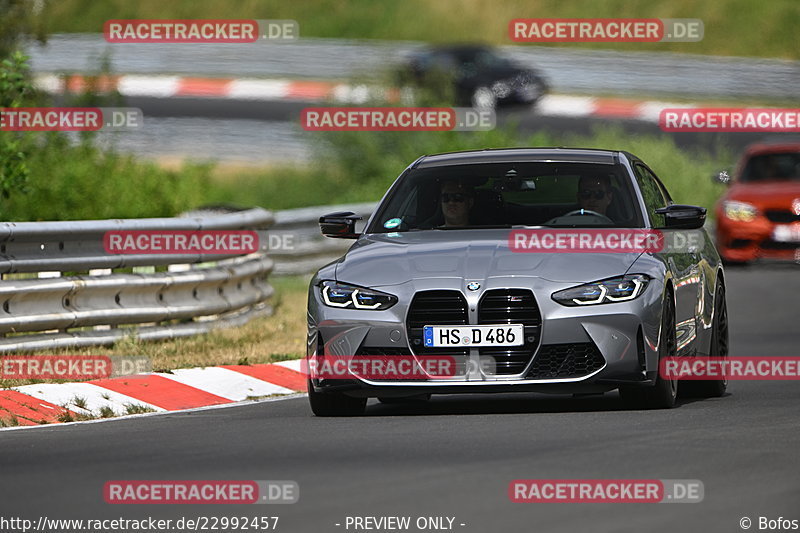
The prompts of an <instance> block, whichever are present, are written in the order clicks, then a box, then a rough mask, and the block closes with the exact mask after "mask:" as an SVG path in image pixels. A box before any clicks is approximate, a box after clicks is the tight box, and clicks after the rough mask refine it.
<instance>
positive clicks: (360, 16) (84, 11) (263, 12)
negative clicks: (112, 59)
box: [45, 0, 800, 59]
mask: <svg viewBox="0 0 800 533" xmlns="http://www.w3.org/2000/svg"><path fill="white" fill-rule="evenodd" d="M46 13H47V16H46V21H45V22H46V27H47V28H48V30H49V31H51V32H95V33H99V32H101V31H102V27H103V23H104V22H105V21H106V20H108V19H126V18H145V19H148V18H154V19H157V18H221V19H230V18H240V19H244V18H255V19H294V20H297V21H298V23H299V24H300V35H301V36H302V37H327V38H350V39H382V40H415V41H427V42H453V41H484V42H489V43H493V44H511V43H512V42H511V40H510V38H509V36H508V31H507V28H508V23H509V21H510V20H512V19H515V18H595V17H624V18H699V19H701V20H702V21H703V23H704V27H705V34H704V39H703V40H702V41H700V42H697V43H569V44H565V45H561V46H569V47H581V48H605V49H615V50H644V51H670V52H684V53H692V54H713V55H725V56H753V57H779V58H786V59H798V58H800V37H799V35H800V34H798V32H797V27H798V26H800V6H799V5H798V3H797V2H796V1H795V0H770V1H769V2H764V1H763V0H717V1H715V2H697V1H696V0H572V1H570V2H564V1H562V0H504V1H503V2H497V1H493V0H438V1H436V2H431V1H430V0H404V1H402V2H387V1H384V2H375V1H373V0H297V1H294V2H281V1H279V0H238V1H234V2H224V3H223V2H218V1H216V0H173V1H171V2H163V1H162V0H139V1H138V2H128V1H126V0H105V1H104V2H96V1H94V0H59V1H58V2H51V3H50V4H49V8H48V10H47V12H46ZM234 14H235V16H234ZM117 46H119V45H117ZM123 46H124V45H123ZM243 46H246V45H243ZM275 49H276V50H279V48H278V45H276V46H275Z"/></svg>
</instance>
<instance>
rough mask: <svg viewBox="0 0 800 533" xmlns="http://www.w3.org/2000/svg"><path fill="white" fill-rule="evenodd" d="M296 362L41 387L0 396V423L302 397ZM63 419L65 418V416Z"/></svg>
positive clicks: (29, 423)
mask: <svg viewBox="0 0 800 533" xmlns="http://www.w3.org/2000/svg"><path fill="white" fill-rule="evenodd" d="M300 365H301V360H300V359H297V360H294V361H283V362H280V363H273V364H262V365H223V366H218V367H207V368H187V369H179V370H174V371H172V372H171V373H151V374H138V375H134V376H125V377H119V378H112V379H100V380H95V381H87V382H80V383H42V384H36V385H23V386H20V387H14V388H12V389H6V390H0V419H2V420H4V422H5V423H6V424H7V425H8V423H9V421H11V420H13V419H16V422H17V423H18V424H19V425H20V426H33V425H38V424H42V423H46V424H49V423H55V422H59V421H63V420H65V419H68V418H69V417H72V418H74V417H75V415H86V416H93V417H99V416H101V414H102V411H106V412H107V410H108V409H110V410H111V411H113V412H114V414H115V415H117V416H122V415H127V414H130V413H135V412H141V408H146V409H147V410H149V411H155V412H164V411H182V410H186V409H194V408H198V407H207V406H215V405H224V404H232V403H236V402H241V401H244V400H248V399H253V398H261V397H264V396H274V395H283V394H295V393H297V392H299V391H304V390H305V388H306V378H305V376H304V375H303V374H302V373H301V372H300ZM67 415H69V416H67Z"/></svg>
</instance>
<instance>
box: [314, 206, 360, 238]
mask: <svg viewBox="0 0 800 533" xmlns="http://www.w3.org/2000/svg"><path fill="white" fill-rule="evenodd" d="M362 218H363V217H362V216H361V215H356V214H355V213H353V212H351V211H343V212H341V213H331V214H329V215H325V216H321V217H319V229H320V231H321V232H322V234H323V235H325V236H326V237H332V238H335V239H357V238H358V237H359V235H361V234H360V233H356V221H358V220H361V219H362Z"/></svg>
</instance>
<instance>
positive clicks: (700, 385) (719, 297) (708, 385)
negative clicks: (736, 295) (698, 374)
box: [681, 280, 728, 398]
mask: <svg viewBox="0 0 800 533" xmlns="http://www.w3.org/2000/svg"><path fill="white" fill-rule="evenodd" d="M708 354H709V355H710V356H711V357H725V358H727V357H728V307H727V305H726V303H725V286H724V285H723V284H722V280H719V281H717V292H716V293H715V295H714V321H713V324H712V326H711V348H710V350H709V353H708ZM727 388H728V380H727V379H724V378H723V379H709V380H702V381H693V380H692V381H688V380H687V381H684V382H683V383H681V396H683V395H684V394H685V395H686V396H694V397H697V398H718V397H720V396H722V395H723V394H725V390H726V389H727ZM684 389H685V390H684Z"/></svg>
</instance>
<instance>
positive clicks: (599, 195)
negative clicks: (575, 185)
mask: <svg viewBox="0 0 800 533" xmlns="http://www.w3.org/2000/svg"><path fill="white" fill-rule="evenodd" d="M607 194H608V192H607V191H602V190H599V189H596V190H590V189H586V190H583V191H581V192H580V195H581V198H583V199H584V200H588V199H590V198H594V199H595V200H602V199H603V198H605V197H606V195H607Z"/></svg>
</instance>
